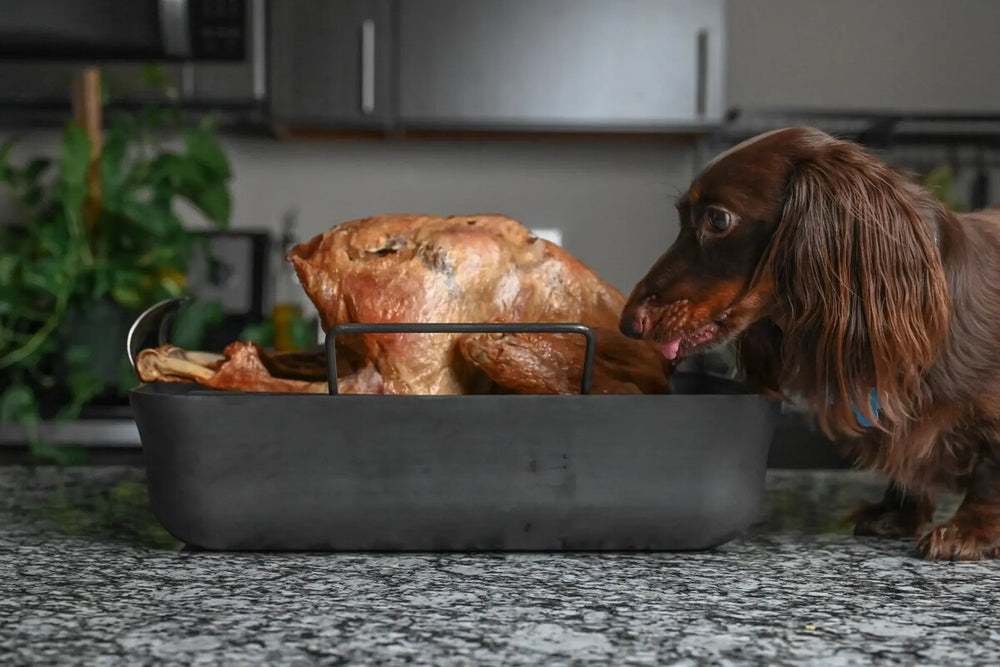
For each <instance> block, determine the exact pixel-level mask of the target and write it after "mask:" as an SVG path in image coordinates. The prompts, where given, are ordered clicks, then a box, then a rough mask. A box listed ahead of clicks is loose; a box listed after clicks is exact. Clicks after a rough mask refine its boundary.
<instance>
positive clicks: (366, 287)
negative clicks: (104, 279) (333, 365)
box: [138, 215, 672, 394]
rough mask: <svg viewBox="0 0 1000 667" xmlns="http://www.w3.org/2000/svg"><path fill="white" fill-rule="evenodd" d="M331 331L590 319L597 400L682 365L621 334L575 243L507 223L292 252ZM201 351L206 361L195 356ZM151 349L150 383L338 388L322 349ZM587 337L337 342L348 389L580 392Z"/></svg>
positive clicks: (447, 223)
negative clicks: (559, 242)
mask: <svg viewBox="0 0 1000 667" xmlns="http://www.w3.org/2000/svg"><path fill="white" fill-rule="evenodd" d="M288 260H289V261H291V262H292V263H293V265H294V266H295V270H296V272H297V274H298V276H299V280H300V281H301V283H302V286H303V288H304V289H305V292H306V294H307V296H308V297H309V299H310V300H311V301H312V303H313V304H314V305H315V307H316V309H317V311H318V312H319V315H320V318H321V322H322V325H323V328H324V329H326V330H329V329H330V328H331V327H333V326H334V325H337V324H343V323H347V322H367V323H392V322H397V323H405V322H415V323H426V322H443V323H460V322H582V323H584V324H587V325H589V326H591V327H593V328H594V329H595V331H596V332H597V346H596V355H595V366H594V375H593V382H592V391H593V393H667V392H669V385H668V377H669V374H670V372H671V371H672V366H671V365H670V363H669V362H666V361H665V360H664V359H663V357H662V356H661V355H660V354H659V352H658V351H657V350H656V349H655V347H654V346H651V345H649V344H647V343H645V342H642V341H635V340H632V339H629V338H626V337H625V336H623V335H622V334H620V333H619V332H618V326H617V323H618V318H619V315H620V313H621V309H622V307H623V306H624V304H625V297H624V295H623V294H621V293H620V292H619V291H618V290H617V289H615V288H614V287H613V286H611V285H610V284H608V283H606V282H604V281H603V280H601V279H600V278H599V277H598V276H597V275H596V274H594V272H593V271H591V270H590V269H589V268H588V267H586V266H585V265H583V264H582V263H581V262H579V261H578V260H576V259H575V258H574V257H572V256H571V255H570V254H569V253H567V252H566V251H565V250H563V249H562V248H560V247H558V246H556V245H554V244H551V243H549V242H547V241H545V240H542V239H539V238H536V237H534V236H533V235H532V234H531V233H530V232H529V230H528V229H526V228H525V227H524V226H522V225H521V224H520V223H518V222H517V221H515V220H512V219H511V218H507V217H504V216H500V215H479V216H461V217H458V216H456V217H450V218H440V217H434V216H426V215H385V216H379V217H373V218H365V219H362V220H354V221H350V222H346V223H343V224H341V225H337V226H336V227H334V228H332V229H330V230H329V231H327V232H325V233H323V234H320V235H319V236H316V237H315V238H313V239H312V240H310V241H308V242H306V243H303V244H300V245H298V246H296V247H295V248H293V249H292V250H291V251H290V252H289V254H288ZM192 355H193V356H192ZM199 355H205V353H190V352H185V351H182V350H178V349H177V348H172V347H170V346H165V347H162V348H156V349H153V350H144V351H143V353H142V354H141V355H140V362H141V363H139V364H138V366H139V373H140V377H141V378H142V379H143V380H144V381H146V382H151V381H157V380H160V381H186V382H198V383H200V384H203V385H205V386H207V387H211V388H215V389H226V390H234V391H289V392H306V393H315V392H325V391H327V389H328V387H327V384H326V381H325V379H326V362H325V358H324V356H323V352H322V350H321V349H316V350H312V351H307V352H297V353H268V352H265V351H264V350H261V349H260V348H259V347H257V346H256V345H253V344H250V343H234V344H232V345H230V346H229V347H228V348H227V349H226V350H225V351H224V352H223V355H221V357H220V356H219V355H209V356H199ZM583 356H584V341H583V339H582V337H580V336H574V335H563V334H504V335H499V334H474V335H468V334H467V335H459V334H364V335H356V336H350V337H344V339H343V340H341V339H339V338H338V355H337V357H338V359H337V363H338V372H339V374H340V378H339V381H338V386H339V390H340V392H341V393H386V394H474V393H542V394H553V393H576V392H577V391H579V386H580V377H581V373H582V362H583Z"/></svg>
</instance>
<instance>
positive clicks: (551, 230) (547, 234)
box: [531, 227, 562, 246]
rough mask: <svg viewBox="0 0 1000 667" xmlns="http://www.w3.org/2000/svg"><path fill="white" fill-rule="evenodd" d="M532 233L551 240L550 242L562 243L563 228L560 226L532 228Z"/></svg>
mask: <svg viewBox="0 0 1000 667" xmlns="http://www.w3.org/2000/svg"><path fill="white" fill-rule="evenodd" d="M531 233H532V234H534V235H535V236H537V237H538V238H540V239H545V240H546V241H549V242H550V243H555V244H556V245H558V246H561V245H562V230H561V229H559V228H558V227H546V228H540V229H532V230H531Z"/></svg>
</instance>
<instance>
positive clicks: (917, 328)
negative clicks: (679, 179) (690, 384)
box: [621, 128, 1000, 560]
mask: <svg viewBox="0 0 1000 667" xmlns="http://www.w3.org/2000/svg"><path fill="white" fill-rule="evenodd" d="M677 210H678V213H679V215H680V233H679V235H678V237H677V240H676V241H675V242H674V244H673V245H672V246H671V247H670V248H669V249H668V250H667V252H666V254H664V255H663V256H662V257H661V258H660V259H659V260H658V261H657V262H656V264H654V266H653V268H652V269H651V270H650V271H649V273H648V274H647V275H646V276H645V277H644V278H643V279H642V280H641V281H640V282H639V284H638V285H636V287H635V290H634V291H633V292H632V295H631V297H630V298H629V301H628V303H627V304H626V306H625V309H624V311H623V313H622V318H621V329H622V332H623V333H625V334H627V335H630V336H634V337H637V338H645V339H651V340H654V341H656V342H657V343H658V344H659V345H660V349H661V351H662V352H663V354H664V356H666V357H668V358H671V359H673V358H679V357H683V356H685V355H688V354H691V353H692V352H695V351H700V350H703V349H706V348H708V347H711V346H715V345H718V344H720V343H723V342H727V341H732V342H734V343H735V344H736V346H737V348H738V351H739V354H738V358H739V363H740V367H741V369H742V371H743V373H744V375H745V377H746V380H747V382H748V384H750V385H751V386H752V387H754V388H756V389H758V390H759V391H762V392H765V393H770V394H773V395H776V396H780V397H788V396H791V395H798V396H799V397H802V398H804V399H805V400H806V401H807V402H808V404H809V405H810V406H811V408H812V409H813V410H814V412H815V414H816V416H817V417H818V420H819V424H820V426H821V427H822V428H823V430H824V431H825V432H826V433H827V434H828V435H830V436H836V437H838V439H839V440H840V442H842V443H843V446H844V447H845V448H846V450H847V451H846V453H847V454H848V455H850V456H851V457H852V458H853V459H854V460H856V462H857V464H858V465H859V466H861V467H865V468H874V469H877V470H880V471H882V472H883V473H885V474H886V475H887V476H888V477H889V479H890V485H889V488H888V490H887V491H886V493H885V496H884V497H883V498H882V500H881V501H879V502H877V503H874V504H872V505H869V506H866V507H864V508H862V509H860V510H859V511H858V512H856V513H855V515H854V519H855V521H856V527H855V532H856V533H857V534H859V535H880V536H887V537H920V536H922V539H921V540H920V541H919V543H918V549H919V552H920V553H921V554H922V555H924V556H925V557H927V558H931V559H962V560H978V559H984V558H995V557H997V556H1000V209H992V210H988V211H980V212H976V213H968V214H956V213H954V212H952V211H950V210H948V209H947V208H945V207H944V206H943V205H942V204H941V203H939V202H938V201H937V200H936V199H935V198H934V197H933V196H932V195H931V193H929V192H927V191H926V190H924V189H923V188H922V187H920V186H918V185H917V184H916V183H915V182H914V181H913V180H911V179H910V178H909V176H908V175H907V174H904V173H902V172H900V171H898V170H896V169H894V168H892V167H890V166H889V165H887V164H885V163H884V162H882V161H880V160H878V159H877V158H875V157H874V156H872V155H871V154H869V153H868V152H866V151H865V150H863V149H862V148H861V147H860V146H858V145H857V144H854V143H851V142H848V141H842V140H838V139H835V138H833V137H831V136H829V135H827V134H824V133H823V132H820V131H818V130H815V129H812V128H789V129H784V130H778V131H775V132H769V133H767V134H763V135H760V136H758V137H755V138H753V139H750V140H749V141H746V142H744V143H742V144H740V145H739V146H736V147H735V148H733V149H731V150H729V151H727V152H725V153H723V154H722V155H720V156H718V157H717V158H715V160H713V161H712V162H711V163H709V164H708V166H706V168H705V169H704V170H703V171H702V173H701V174H700V175H699V176H698V177H697V178H696V179H695V180H694V182H693V183H692V185H691V187H690V188H689V189H688V191H687V192H686V193H685V194H684V195H683V196H682V197H681V198H680V200H679V201H678V202H677ZM942 489H947V490H953V491H964V493H965V498H964V500H963V502H962V504H961V506H960V507H959V508H958V510H957V511H956V512H955V514H954V515H953V516H952V517H951V518H950V519H949V520H948V521H947V522H946V523H944V524H943V525H940V526H938V527H936V528H934V529H932V530H930V532H926V533H925V532H924V531H925V530H927V524H928V523H929V522H930V521H931V519H932V516H933V513H934V507H935V500H934V494H935V493H936V492H937V491H939V490H942Z"/></svg>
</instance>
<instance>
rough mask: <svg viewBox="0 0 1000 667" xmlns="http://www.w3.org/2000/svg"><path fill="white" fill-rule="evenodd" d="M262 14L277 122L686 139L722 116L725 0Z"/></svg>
mask: <svg viewBox="0 0 1000 667" xmlns="http://www.w3.org/2000/svg"><path fill="white" fill-rule="evenodd" d="M270 4H271V21H270V34H271V47H270V54H271V59H270V60H271V62H270V72H271V74H270V84H271V85H270V93H271V100H272V102H271V106H272V114H273V116H274V118H275V120H276V122H277V123H279V124H284V125H312V126H325V127H330V128H346V127H359V126H360V127H383V128H389V127H394V128H400V129H443V130H450V129H455V130H507V129H512V130H548V131H560V130H582V131H602V130H607V131H619V130H621V131H634V130H649V131H658V130H662V131H683V130H688V129H700V128H704V127H706V126H708V125H712V124H715V123H718V122H720V121H721V120H722V118H723V115H724V109H725V101H724V99H723V91H724V83H725V82H724V80H723V72H724V61H725V37H726V36H725V21H724V9H725V2H724V0H615V1H613V2H611V1H608V0H338V1H337V2H329V1H328V0H297V1H287V0H283V1H282V2H272V3H270Z"/></svg>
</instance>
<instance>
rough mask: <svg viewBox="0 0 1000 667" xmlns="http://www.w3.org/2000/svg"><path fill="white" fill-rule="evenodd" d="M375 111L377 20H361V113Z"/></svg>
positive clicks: (366, 113)
mask: <svg viewBox="0 0 1000 667" xmlns="http://www.w3.org/2000/svg"><path fill="white" fill-rule="evenodd" d="M374 111H375V21H373V20H371V19H365V20H364V21H362V22H361V113H363V114H365V115H368V114H371V113H373V112H374Z"/></svg>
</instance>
